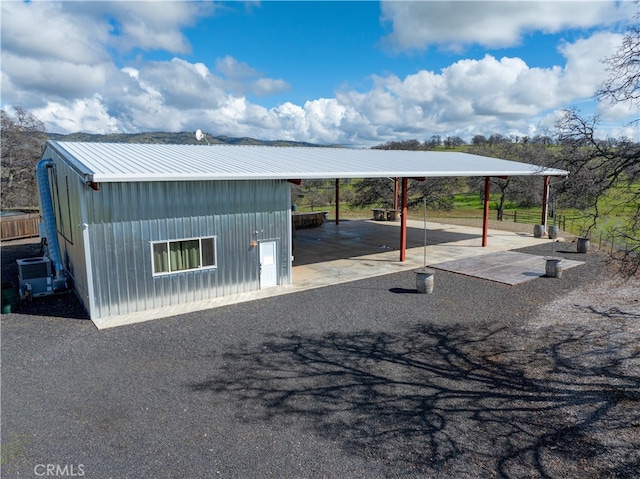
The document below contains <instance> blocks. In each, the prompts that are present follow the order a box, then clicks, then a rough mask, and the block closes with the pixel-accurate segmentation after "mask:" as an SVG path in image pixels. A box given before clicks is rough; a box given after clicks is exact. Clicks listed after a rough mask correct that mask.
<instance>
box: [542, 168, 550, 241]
mask: <svg viewBox="0 0 640 479" xmlns="http://www.w3.org/2000/svg"><path fill="white" fill-rule="evenodd" d="M548 215H549V177H548V176H545V177H544V191H543V192H542V221H540V224H541V225H542V231H543V236H544V234H545V233H546V231H547V216H548Z"/></svg>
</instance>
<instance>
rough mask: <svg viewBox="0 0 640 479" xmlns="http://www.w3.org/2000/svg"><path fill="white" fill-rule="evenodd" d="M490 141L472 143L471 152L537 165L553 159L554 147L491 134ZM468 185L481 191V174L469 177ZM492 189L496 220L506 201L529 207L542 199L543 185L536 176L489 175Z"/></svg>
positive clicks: (543, 164) (549, 162)
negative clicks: (495, 193) (511, 139)
mask: <svg viewBox="0 0 640 479" xmlns="http://www.w3.org/2000/svg"><path fill="white" fill-rule="evenodd" d="M491 138H493V142H489V141H488V142H486V143H482V144H477V145H474V146H472V148H471V150H470V153H474V154H477V155H483V156H490V157H494V158H501V159H503V160H512V161H521V162H523V163H530V164H534V165H539V166H548V165H550V164H553V163H554V160H555V156H554V153H553V149H551V148H548V147H547V146H545V145H543V144H539V143H533V142H518V143H515V142H511V141H509V140H507V139H506V138H505V137H503V136H501V135H499V134H494V135H491ZM468 183H469V187H470V188H471V190H472V191H476V192H478V193H483V192H484V178H469V180H468ZM491 185H492V190H493V191H494V192H495V191H497V192H498V200H497V203H496V209H497V212H498V220H500V221H502V219H503V215H504V208H505V206H506V203H507V201H513V202H515V203H516V205H518V206H519V207H523V208H528V207H531V206H534V205H539V204H541V203H542V192H543V188H542V186H541V184H540V181H539V180H538V179H537V178H536V177H526V176H514V177H509V178H495V177H494V178H491Z"/></svg>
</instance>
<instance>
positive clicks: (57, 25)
mask: <svg viewBox="0 0 640 479" xmlns="http://www.w3.org/2000/svg"><path fill="white" fill-rule="evenodd" d="M73 3H74V4H75V2H73ZM65 6H66V4H65V3H54V2H30V3H27V2H2V4H1V9H2V10H1V11H2V17H1V18H2V31H1V38H2V50H3V57H4V52H9V53H10V54H12V55H15V56H19V57H25V58H30V59H33V60H48V61H54V60H58V61H64V62H73V63H78V64H85V65H95V64H100V63H103V62H105V61H107V60H108V55H107V54H106V52H105V51H104V49H103V45H104V44H105V43H106V42H107V39H108V36H109V28H110V27H109V24H108V22H106V21H103V20H100V19H99V17H97V19H96V18H91V17H84V16H79V15H78V14H77V13H73V12H68V11H67V10H66V8H65ZM3 63H4V58H3ZM4 69H5V66H4V64H3V70H4Z"/></svg>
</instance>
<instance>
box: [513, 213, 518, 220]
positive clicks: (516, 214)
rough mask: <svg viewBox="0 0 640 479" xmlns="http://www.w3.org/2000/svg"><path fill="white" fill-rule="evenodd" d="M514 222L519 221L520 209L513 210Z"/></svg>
mask: <svg viewBox="0 0 640 479" xmlns="http://www.w3.org/2000/svg"><path fill="white" fill-rule="evenodd" d="M513 222H514V223H517V222H518V210H513Z"/></svg>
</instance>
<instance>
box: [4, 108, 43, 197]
mask: <svg viewBox="0 0 640 479" xmlns="http://www.w3.org/2000/svg"><path fill="white" fill-rule="evenodd" d="M13 110H14V113H15V117H13V118H12V117H11V116H10V115H9V114H8V113H7V112H5V111H4V110H0V115H1V136H2V153H1V155H2V160H1V161H2V193H1V203H2V209H8V208H34V207H36V206H37V205H38V195H37V188H36V181H35V175H34V170H35V166H36V163H37V162H38V160H39V159H40V156H41V155H42V150H43V148H44V145H45V143H46V141H47V135H46V132H45V128H44V124H43V123H42V122H41V121H40V120H38V119H37V118H36V117H35V116H33V115H32V114H31V113H29V112H28V111H26V110H24V109H23V108H21V107H15V108H14V109H13Z"/></svg>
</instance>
